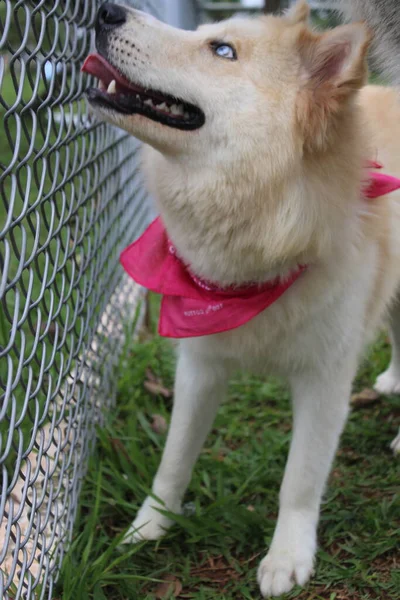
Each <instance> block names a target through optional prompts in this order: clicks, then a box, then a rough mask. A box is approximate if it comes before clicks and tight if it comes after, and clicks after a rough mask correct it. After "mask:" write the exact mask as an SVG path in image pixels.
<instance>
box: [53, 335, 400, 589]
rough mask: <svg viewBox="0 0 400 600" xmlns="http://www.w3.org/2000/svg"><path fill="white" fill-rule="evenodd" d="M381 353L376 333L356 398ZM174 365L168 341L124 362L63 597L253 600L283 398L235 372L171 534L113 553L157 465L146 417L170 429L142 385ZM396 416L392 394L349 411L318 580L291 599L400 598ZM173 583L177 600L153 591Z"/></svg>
mask: <svg viewBox="0 0 400 600" xmlns="http://www.w3.org/2000/svg"><path fill="white" fill-rule="evenodd" d="M388 358H389V348H388V344H387V342H386V339H385V338H384V337H382V338H381V339H380V340H379V341H378V342H377V344H376V345H375V346H374V348H373V349H372V351H371V353H370V355H369V357H368V360H367V361H365V363H364V364H363V365H362V368H361V369H360V372H359V375H358V377H357V380H356V382H355V389H362V388H364V387H365V386H369V385H371V383H372V381H373V379H374V377H375V376H376V374H377V373H379V372H380V371H381V370H382V369H383V368H384V367H385V366H386V364H387V361H388ZM173 368H174V353H173V349H172V347H171V345H170V343H169V342H168V341H166V340H163V339H160V338H158V337H157V336H153V335H150V334H148V333H147V334H146V335H145V337H144V338H143V339H142V340H141V341H140V343H138V344H136V345H134V346H133V347H132V348H131V349H130V351H129V354H128V356H127V357H126V356H125V357H124V359H123V361H122V363H121V365H120V372H119V393H118V403H117V409H116V411H115V413H114V414H113V415H110V418H109V422H108V425H107V426H106V428H105V429H103V430H102V431H100V432H99V443H98V446H97V449H96V451H95V455H94V456H93V458H92V460H91V464H90V468H89V474H88V477H87V480H86V483H85V486H84V489H83V493H82V497H81V507H80V513H79V517H78V522H77V526H76V534H75V537H74V541H73V544H72V548H71V550H70V552H69V553H68V555H67V557H66V560H65V561H64V565H63V571H62V575H61V578H60V582H59V597H60V598H61V597H62V598H63V600H84V599H93V600H102V599H104V598H107V599H109V600H117V599H120V600H137V599H140V600H150V599H153V598H157V597H163V598H169V597H170V598H173V597H177V598H180V599H184V598H193V599H196V600H208V599H224V600H233V599H239V598H240V599H242V598H245V599H258V598H259V597H260V596H259V593H258V589H257V585H256V583H255V577H256V569H257V565H258V563H259V561H260V559H261V557H262V556H263V554H265V551H266V548H267V547H268V543H269V541H270V540H271V536H272V533H273V528H274V524H275V519H276V513H277V503H278V490H279V485H280V482H281V479H282V475H283V469H284V464H285V460H286V454H287V451H288V447H289V441H290V430H291V410H290V404H289V398H288V393H287V390H286V389H285V387H284V386H283V385H282V384H281V383H280V382H277V381H275V380H272V379H268V380H265V379H259V378H255V377H252V376H249V375H245V374H243V375H238V376H237V377H236V378H235V379H234V381H232V383H231V386H230V392H229V399H228V401H226V402H225V403H224V404H223V405H222V407H221V409H220V411H219V414H218V417H217V420H216V423H215V425H214V428H213V431H212V433H211V435H210V436H209V438H208V441H207V443H206V446H205V448H204V450H203V452H202V454H201V456H200V459H199V461H198V464H197V466H196V469H195V473H194V477H193V480H192V483H191V485H190V488H189V491H188V493H187V495H186V498H185V506H186V514H185V515H184V516H183V517H180V518H179V525H176V526H175V527H174V528H173V529H172V530H171V531H170V532H169V533H168V534H167V536H166V537H165V538H164V539H163V540H161V541H159V542H144V543H142V544H139V545H137V546H128V547H124V550H123V552H121V551H120V550H119V549H118V548H117V545H118V542H119V541H120V540H121V537H122V535H123V533H124V531H125V530H126V528H127V526H128V525H129V523H130V522H131V521H132V519H133V518H134V516H135V513H136V510H137V509H138V507H139V506H140V503H141V501H142V500H143V499H144V497H145V495H146V494H147V493H148V491H149V487H150V485H151V480H152V476H153V475H154V473H155V470H156V468H157V465H158V462H159V460H160V457H161V452H162V447H163V445H164V439H165V434H160V433H156V432H155V431H154V430H153V428H152V418H153V415H161V416H163V417H164V418H165V419H166V420H168V418H169V414H170V409H171V400H170V399H165V398H164V397H162V396H160V395H154V394H150V393H148V392H147V391H146V388H145V386H144V384H145V382H146V380H147V379H148V375H149V369H150V370H151V372H152V374H154V375H155V377H156V378H157V379H158V380H159V381H162V383H163V385H164V386H166V387H167V388H171V387H172V384H173ZM395 410H396V399H395V398H389V399H385V400H381V401H379V402H377V403H376V404H373V405H371V406H370V407H369V408H364V409H362V410H361V409H359V410H355V411H353V413H352V415H351V417H350V420H349V423H348V425H347V427H346V431H345V433H344V436H343V438H342V442H341V446H340V450H339V453H338V457H337V460H336V462H335V465H334V469H333V472H332V475H331V477H330V481H329V487H328V490H327V492H326V496H325V502H324V505H323V509H322V517H321V523H320V528H319V540H320V549H319V552H318V563H317V571H316V575H315V577H314V578H313V579H312V581H311V583H310V584H309V586H308V587H307V588H306V589H305V590H301V589H299V588H296V589H295V590H294V591H293V592H292V594H291V595H289V597H290V598H299V599H302V600H361V599H362V600H367V599H368V600H370V599H371V600H372V599H377V600H378V599H379V600H390V599H397V600H398V598H399V586H400V572H399V570H398V569H397V571H396V568H395V567H396V561H397V566H398V543H399V534H400V506H399V498H398V495H397V496H396V494H398V491H399V486H398V462H396V459H395V458H394V457H393V456H392V455H391V452H390V450H389V443H390V441H391V439H392V438H393V437H394V435H395V433H396V426H395V423H394V415H395ZM396 548H397V555H396ZM396 556H397V557H396ZM172 576H173V577H175V578H176V580H175V584H174V586H172V587H173V589H174V590H175V592H176V594H177V595H176V596H174V595H173V593H172V589H171V593H172V595H171V594H166V595H165V594H163V592H162V588H160V587H159V586H160V582H162V581H164V580H165V579H166V578H168V577H172ZM167 587H168V586H167ZM55 597H56V598H58V596H55Z"/></svg>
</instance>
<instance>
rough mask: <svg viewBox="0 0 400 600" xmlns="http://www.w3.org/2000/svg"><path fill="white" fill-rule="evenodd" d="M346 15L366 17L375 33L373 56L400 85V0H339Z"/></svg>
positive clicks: (361, 18)
mask: <svg viewBox="0 0 400 600" xmlns="http://www.w3.org/2000/svg"><path fill="white" fill-rule="evenodd" d="M339 1H340V5H341V8H342V11H343V13H344V15H345V16H346V17H347V18H349V19H352V20H364V21H366V22H367V24H368V25H369V27H370V28H371V30H372V32H373V34H374V42H373V49H372V52H373V58H374V60H375V61H376V64H377V66H379V67H380V68H381V69H382V70H383V71H384V72H385V73H386V74H387V75H389V77H390V78H391V81H392V83H394V84H397V85H400V0H339Z"/></svg>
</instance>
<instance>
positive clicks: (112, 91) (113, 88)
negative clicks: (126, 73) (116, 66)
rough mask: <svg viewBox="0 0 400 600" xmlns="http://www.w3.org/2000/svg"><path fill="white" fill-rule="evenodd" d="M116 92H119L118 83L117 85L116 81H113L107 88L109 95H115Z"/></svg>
mask: <svg viewBox="0 0 400 600" xmlns="http://www.w3.org/2000/svg"><path fill="white" fill-rule="evenodd" d="M116 92H117V83H116V81H115V79H113V80H112V81H111V83H110V84H109V86H108V88H107V94H115V93H116Z"/></svg>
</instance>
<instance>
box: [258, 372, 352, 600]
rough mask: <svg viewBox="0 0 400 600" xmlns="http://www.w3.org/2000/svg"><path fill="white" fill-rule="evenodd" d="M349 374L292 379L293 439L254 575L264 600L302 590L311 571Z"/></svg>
mask: <svg viewBox="0 0 400 600" xmlns="http://www.w3.org/2000/svg"><path fill="white" fill-rule="evenodd" d="M352 362H353V361H352ZM328 369H329V367H328ZM353 375H354V372H353V371H352V370H351V369H349V364H347V366H346V367H343V368H341V369H338V370H337V371H336V372H335V373H332V371H331V372H330V374H329V376H327V375H326V374H325V375H324V374H322V376H321V374H318V373H309V374H308V375H306V374H304V373H303V374H298V375H297V376H296V377H294V378H292V381H291V383H292V396H293V438H292V443H291V447H290V452H289V457H288V461H287V464H286V470H285V476H284V479H283V482H282V486H281V491H280V505H279V516H278V522H277V525H276V529H275V533H274V536H273V539H272V543H271V547H270V550H269V552H268V554H267V556H266V557H265V558H264V559H263V560H262V562H261V564H260V567H259V570H258V582H259V584H260V588H261V593H262V594H263V596H264V597H270V596H278V595H280V594H283V593H286V592H288V591H289V590H291V589H292V587H293V586H294V585H295V584H296V583H298V584H300V585H304V584H305V583H306V582H307V581H308V579H309V577H310V576H311V574H312V572H313V564H314V556H315V551H316V545H317V542H316V530H317V524H318V516H319V507H320V503H321V497H322V493H323V490H324V486H325V482H326V480H327V477H328V475H329V471H330V468H331V464H332V461H333V458H334V455H335V451H336V448H337V445H338V441H339V437H340V434H341V432H342V429H343V426H344V424H345V422H346V417H347V414H348V407H349V397H350V391H351V382H352V379H353Z"/></svg>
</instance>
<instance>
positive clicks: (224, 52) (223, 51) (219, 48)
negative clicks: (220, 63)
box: [211, 42, 237, 60]
mask: <svg viewBox="0 0 400 600" xmlns="http://www.w3.org/2000/svg"><path fill="white" fill-rule="evenodd" d="M211 47H212V49H213V51H214V54H216V55H217V56H220V57H221V58H227V59H228V60H237V54H236V50H235V48H234V47H233V46H230V45H229V44H223V43H221V42H213V43H212V44H211Z"/></svg>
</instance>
